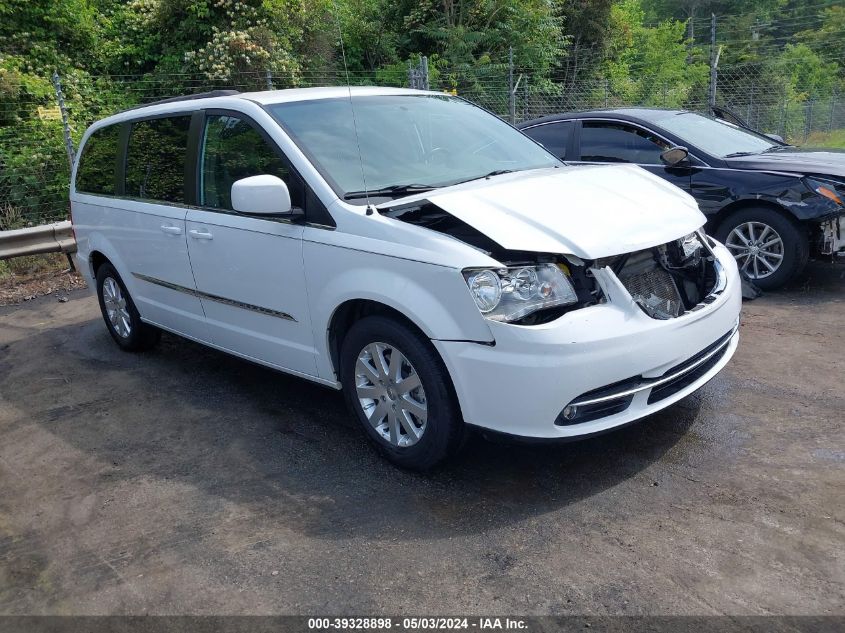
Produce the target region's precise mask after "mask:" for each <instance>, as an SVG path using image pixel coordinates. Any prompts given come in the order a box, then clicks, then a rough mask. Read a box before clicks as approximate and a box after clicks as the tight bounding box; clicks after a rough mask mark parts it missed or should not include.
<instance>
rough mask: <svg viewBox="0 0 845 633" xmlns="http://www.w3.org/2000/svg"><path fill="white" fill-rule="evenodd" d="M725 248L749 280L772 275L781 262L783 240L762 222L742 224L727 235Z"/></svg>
mask: <svg viewBox="0 0 845 633" xmlns="http://www.w3.org/2000/svg"><path fill="white" fill-rule="evenodd" d="M725 246H726V247H727V248H728V250H730V252H731V255H733V256H734V259H736V261H737V265H738V266H739V269H740V270H741V271H743V272H745V273H746V274H747V275H748V276H749V277H750V278H751V279H764V278H766V277H769V276H770V275H773V274H774V273H775V271H777V269H778V268H780V265H781V263H782V262H783V239H781V236H780V235H779V234H778V232H777V231H775V229H773V228H772V227H771V226H769V225H768V224H765V223H764V222H744V223H742V224H740V225H739V226H737V227H734V229H733V230H732V231H731V232H730V233H729V234H728V238H727V240H726V241H725Z"/></svg>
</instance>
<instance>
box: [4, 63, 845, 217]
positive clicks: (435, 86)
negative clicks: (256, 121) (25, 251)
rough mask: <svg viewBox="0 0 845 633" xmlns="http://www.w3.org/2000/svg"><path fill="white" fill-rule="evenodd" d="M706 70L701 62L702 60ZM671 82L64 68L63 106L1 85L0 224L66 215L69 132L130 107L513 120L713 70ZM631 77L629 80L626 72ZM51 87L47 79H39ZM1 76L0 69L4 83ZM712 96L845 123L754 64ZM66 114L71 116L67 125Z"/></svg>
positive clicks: (511, 72) (769, 122) (794, 129)
mask: <svg viewBox="0 0 845 633" xmlns="http://www.w3.org/2000/svg"><path fill="white" fill-rule="evenodd" d="M705 71H706V65H705ZM699 75H701V77H700V78H698V79H695V80H693V81H689V80H686V81H679V80H677V79H675V80H667V79H665V78H662V77H660V76H648V75H637V74H636V73H632V74H631V75H630V76H629V77H628V78H626V79H624V80H617V79H614V78H613V77H600V76H586V77H585V76H584V73H575V74H573V73H569V72H567V73H566V74H560V75H558V76H551V77H542V78H540V77H535V76H534V75H533V74H532V72H531V69H520V68H515V67H513V66H509V65H508V64H507V63H505V64H500V65H490V66H489V67H487V68H486V69H485V70H483V71H479V70H478V69H473V70H472V72H466V73H461V72H440V71H438V70H437V69H436V68H429V65H428V63H427V60H425V59H424V58H422V59H420V60H419V61H418V63H415V64H411V65H410V66H409V68H407V69H399V70H391V71H378V72H376V73H350V74H348V75H347V73H345V72H304V73H302V74H300V75H299V76H297V77H296V78H295V80H294V79H292V78H290V77H287V76H286V77H282V76H276V75H274V74H273V73H270V72H261V73H255V72H251V73H238V74H232V75H231V76H230V77H229V78H227V79H225V80H214V81H211V80H209V79H208V78H206V77H202V76H195V75H186V74H175V75H166V76H156V77H138V76H120V75H109V76H97V77H91V76H90V75H70V76H67V77H62V78H61V83H62V89H63V93H64V107H63V108H59V105H58V102H57V95H56V92H55V91H54V90H47V91H45V90H41V91H37V90H33V89H32V88H31V86H26V85H20V86H15V85H11V86H9V85H8V82H9V80H8V78H6V79H5V80H6V85H2V86H0V88H3V90H2V91H1V92H0V94H2V95H8V94H14V95H16V98H15V99H6V100H0V230H7V229H12V228H20V227H23V226H34V225H38V224H43V223H46V222H51V221H56V220H62V219H65V218H66V217H67V214H68V185H69V179H70V167H69V160H68V152H67V148H66V144H65V134H66V133H67V134H68V135H69V137H70V140H71V141H72V142H73V145H74V146H75V147H78V143H79V140H80V138H81V137H82V134H83V133H84V131H85V129H86V128H87V127H88V126H89V125H90V124H91V123H93V122H94V121H95V120H97V119H99V118H102V117H104V116H107V115H109V114H112V113H114V112H118V111H120V110H122V109H125V108H128V107H131V106H133V105H138V104H143V103H146V102H150V101H154V100H157V99H161V98H164V97H169V96H174V95H184V94H191V93H197V92H203V91H207V90H213V89H227V88H228V89H236V90H240V91H257V90H268V89H281V88H289V87H309V86H338V85H346V83H347V82H348V83H349V84H351V85H382V86H397V87H408V86H411V87H424V86H428V87H429V88H430V89H431V90H437V91H443V92H448V93H451V94H457V95H459V96H461V97H464V98H466V99H468V100H470V101H473V102H474V103H477V104H478V105H480V106H482V107H484V108H486V109H487V110H489V111H491V112H493V113H495V114H497V115H499V116H501V117H503V118H505V119H508V120H511V121H512V122H514V123H518V122H520V121H523V120H528V119H533V118H537V117H540V116H544V115H547V114H553V113H556V112H562V111H571V110H584V109H592V108H607V107H623V106H653V107H666V108H686V109H691V110H697V111H702V112H706V111H707V110H708V108H709V101H708V90H709V77H708V76H707V74H706V72H705V73H699ZM631 77H633V78H631ZM45 80H46V81H47V82H50V83H47V86H52V83H51V78H49V77H48V78H45ZM3 81H4V78H3V77H2V76H0V83H2V82H3ZM716 102H717V103H718V104H720V105H724V106H726V107H728V108H729V109H731V110H732V111H733V112H734V113H735V114H737V115H738V116H740V117H741V118H743V119H744V120H745V121H747V122H748V124H749V125H751V126H752V127H754V128H756V129H759V130H761V131H763V132H768V133H776V134H780V135H781V136H783V137H784V138H786V139H788V140H789V141H791V142H793V143H797V144H802V143H804V142H806V140H807V139H808V137H809V136H810V135H811V134H812V133H813V132H829V131H832V130H838V129H842V128H845V95H840V94H838V93H836V92H833V93H832V94H827V95H795V94H791V93H790V92H789V91H788V90H786V89H785V88H783V87H782V86H781V84H780V83H779V82H778V80H777V77H771V76H767V75H766V74H765V72H763V71H762V70H761V69H760V68H756V67H753V66H750V65H749V66H739V67H735V68H733V67H727V68H720V69H719V79H718V86H717V90H716ZM63 114H64V115H65V116H66V118H67V124H66V126H65V125H64V123H63Z"/></svg>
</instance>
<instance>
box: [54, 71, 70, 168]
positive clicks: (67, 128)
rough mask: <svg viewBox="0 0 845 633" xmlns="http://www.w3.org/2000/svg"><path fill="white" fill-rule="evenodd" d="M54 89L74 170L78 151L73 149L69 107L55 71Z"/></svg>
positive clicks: (66, 147)
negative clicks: (66, 104)
mask: <svg viewBox="0 0 845 633" xmlns="http://www.w3.org/2000/svg"><path fill="white" fill-rule="evenodd" d="M53 88H54V89H55V90H56V101H57V102H58V104H59V112H61V114H62V131H63V132H64V137H65V150H67V159H68V162H70V166H71V169H72V168H73V161H74V160H75V158H76V151H75V150H74V148H73V138H72V137H71V135H70V122H69V120H68V114H67V107H66V106H65V95H64V93H63V92H62V84H61V81H60V80H59V73H58V71H55V70H54V71H53Z"/></svg>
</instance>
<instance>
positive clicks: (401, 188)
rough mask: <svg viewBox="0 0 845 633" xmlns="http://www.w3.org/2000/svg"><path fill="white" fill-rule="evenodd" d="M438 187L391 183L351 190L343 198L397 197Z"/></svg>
mask: <svg viewBox="0 0 845 633" xmlns="http://www.w3.org/2000/svg"><path fill="white" fill-rule="evenodd" d="M436 188H437V187H432V186H431V185H416V184H409V185H389V186H387V187H382V188H381V189H370V190H369V191H366V190H365V191H350V192H349V193H345V194H343V199H344V200H355V199H356V198H366V197H368V196H372V197H373V198H380V197H384V196H393V197H397V196H404V195H410V194H412V193H425V192H426V191H431V190H432V189H436Z"/></svg>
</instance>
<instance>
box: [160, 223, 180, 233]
mask: <svg viewBox="0 0 845 633" xmlns="http://www.w3.org/2000/svg"><path fill="white" fill-rule="evenodd" d="M161 230H162V231H163V232H164V233H167V234H168V235H182V229H181V228H180V227H178V226H169V225H167V224H162V225H161Z"/></svg>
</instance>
